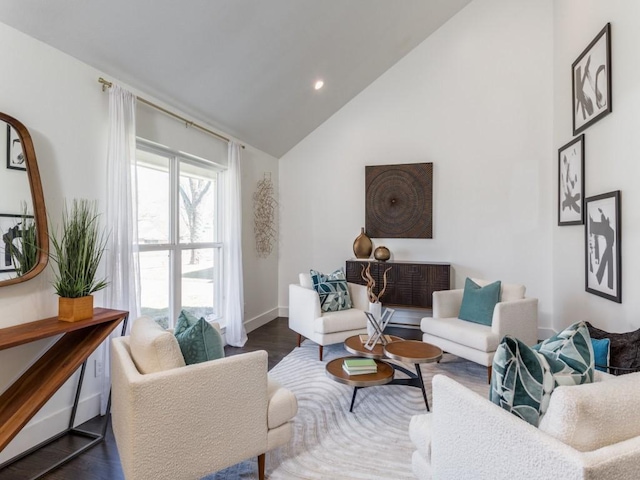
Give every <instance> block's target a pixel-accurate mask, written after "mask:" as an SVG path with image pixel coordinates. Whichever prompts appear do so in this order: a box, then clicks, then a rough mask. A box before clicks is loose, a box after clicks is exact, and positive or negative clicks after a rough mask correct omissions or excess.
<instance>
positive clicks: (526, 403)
mask: <svg viewBox="0 0 640 480" xmlns="http://www.w3.org/2000/svg"><path fill="white" fill-rule="evenodd" d="M591 382H593V348H592V346H591V339H590V337H589V332H588V330H587V326H586V325H585V323H584V322H579V323H576V324H574V325H571V326H570V327H568V328H567V329H566V330H564V331H562V332H560V333H558V334H557V335H554V336H553V337H551V338H549V339H548V340H545V341H544V342H542V343H539V344H538V345H535V346H534V347H533V348H531V347H528V346H527V345H525V344H524V343H522V342H521V341H520V340H518V339H516V338H513V337H511V336H510V335H507V336H505V337H504V338H503V339H502V342H501V343H500V345H498V349H497V350H496V353H495V356H494V357H493V375H492V376H491V390H490V393H489V396H490V399H491V401H492V402H493V403H495V404H496V405H499V406H500V407H502V408H504V409H505V410H507V411H509V412H511V413H513V414H514V415H516V416H518V417H520V418H522V419H523V420H525V421H526V422H528V423H530V424H531V425H533V426H536V427H537V426H538V424H539V422H540V419H541V418H542V417H543V416H544V414H545V412H546V411H547V407H548V406H549V399H550V397H551V392H553V389H554V388H555V387H556V386H558V385H580V384H583V383H591Z"/></svg>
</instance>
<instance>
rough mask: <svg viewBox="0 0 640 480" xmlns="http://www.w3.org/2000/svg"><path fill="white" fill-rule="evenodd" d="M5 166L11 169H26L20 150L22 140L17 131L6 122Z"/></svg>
mask: <svg viewBox="0 0 640 480" xmlns="http://www.w3.org/2000/svg"><path fill="white" fill-rule="evenodd" d="M7 168H11V169H13V170H26V169H27V165H26V163H25V157H24V153H23V152H22V142H21V141H20V137H19V136H18V132H16V130H15V129H13V128H11V125H9V124H7Z"/></svg>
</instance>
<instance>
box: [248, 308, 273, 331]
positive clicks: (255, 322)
mask: <svg viewBox="0 0 640 480" xmlns="http://www.w3.org/2000/svg"><path fill="white" fill-rule="evenodd" d="M279 310H280V309H279V308H277V307H276V308H272V309H271V310H269V311H268V312H264V313H262V314H260V315H258V316H256V317H253V318H251V319H249V320H247V321H246V322H244V328H245V329H246V331H247V333H249V332H252V331H253V330H255V329H256V328H260V327H261V326H263V325H266V324H267V323H269V322H270V321H271V320H275V319H276V318H278V316H279V313H280V312H279Z"/></svg>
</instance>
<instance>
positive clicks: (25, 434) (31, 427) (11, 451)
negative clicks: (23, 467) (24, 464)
mask: <svg viewBox="0 0 640 480" xmlns="http://www.w3.org/2000/svg"><path fill="white" fill-rule="evenodd" d="M71 410H72V405H69V406H68V407H65V408H63V409H61V410H58V411H57V412H55V413H52V414H51V415H49V416H47V417H44V418H41V419H38V420H37V421H34V420H32V421H31V422H29V423H28V424H27V425H26V426H25V427H24V428H23V429H22V430H21V431H20V433H19V434H18V435H17V436H16V437H15V438H14V439H13V440H12V441H11V443H9V445H7V446H6V448H5V449H4V450H2V452H0V463H4V462H6V461H7V460H11V459H12V458H13V457H15V456H17V455H19V454H21V453H22V452H24V451H26V450H28V449H29V448H31V447H33V446H35V445H38V444H39V443H41V442H43V441H45V440H46V439H48V438H51V437H53V436H54V435H56V434H58V433H60V432H62V431H64V430H66V428H67V427H68V426H69V418H70V417H71ZM99 413H100V394H99V393H95V394H93V395H91V396H89V397H87V398H83V399H81V400H80V401H79V402H78V410H77V412H76V425H75V426H78V425H80V424H82V423H84V422H86V421H87V420H90V419H92V418H93V417H95V416H96V415H98V414H99Z"/></svg>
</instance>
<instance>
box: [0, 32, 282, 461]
mask: <svg viewBox="0 0 640 480" xmlns="http://www.w3.org/2000/svg"><path fill="white" fill-rule="evenodd" d="M0 44H2V45H10V46H11V48H3V49H1V50H0V64H2V69H3V73H2V86H1V88H0V105H2V107H1V108H2V111H3V112H5V113H7V114H9V115H11V116H13V117H15V118H17V119H18V120H20V121H21V122H22V123H23V124H24V125H25V126H26V127H27V128H28V129H29V131H30V133H31V136H32V138H33V142H34V146H35V150H36V154H37V158H38V165H39V167H40V173H41V175H42V183H43V185H42V187H43V190H44V196H45V201H46V206H47V211H48V215H49V217H50V218H51V219H52V221H53V222H54V223H57V220H58V219H59V217H60V213H61V210H62V205H63V201H64V199H65V198H69V199H71V198H81V197H83V198H89V199H97V200H98V201H99V203H100V205H102V207H103V208H104V206H105V202H106V188H107V186H106V184H105V180H104V179H105V175H106V163H105V160H106V144H107V125H108V110H107V107H108V96H107V94H106V93H102V91H101V89H100V85H99V84H98V82H97V79H98V77H99V76H108V73H104V72H99V71H97V70H95V69H93V68H92V67H89V66H87V65H86V64H83V63H81V62H79V61H78V60H76V59H74V58H72V57H70V56H68V55H65V54H63V53H61V52H59V51H57V50H55V49H53V48H51V47H49V46H47V45H45V44H43V43H41V42H39V41H36V40H34V39H32V38H30V37H27V36H26V35H24V34H22V33H20V32H18V31H16V30H14V29H12V28H10V27H7V26H6V25H3V24H0ZM109 78H110V79H112V78H111V77H109ZM113 80H115V81H117V80H116V79H113ZM136 93H138V94H141V95H142V96H145V97H146V98H149V97H148V96H147V95H145V94H144V92H136ZM149 100H152V101H154V102H156V103H160V104H162V102H160V101H158V100H156V99H153V98H149ZM173 110H175V109H173ZM178 113H180V112H179V111H178ZM196 120H197V119H196ZM178 125H179V124H178ZM179 128H184V127H182V126H180V125H179ZM196 153H199V152H196ZM263 170H267V171H272V172H274V176H275V177H276V178H277V176H278V173H277V172H278V163H277V160H276V159H274V158H273V157H271V156H269V155H267V154H265V153H263V152H261V151H259V150H255V149H253V148H251V147H247V149H246V150H245V151H243V165H242V174H243V191H244V193H243V197H244V199H245V200H246V199H248V198H250V195H251V192H252V191H253V189H254V188H255V185H254V180H255V178H257V177H258V176H262V172H263ZM245 180H246V182H245ZM246 208H248V207H246V206H245V210H244V212H245V216H249V214H250V211H248V210H246ZM251 218H252V214H251ZM249 225H250V222H249V221H245V225H244V227H245V229H244V236H245V242H244V243H245V244H250V243H251V242H250V240H249V239H248V238H247V237H249V238H253V230H252V228H249ZM276 256H277V253H274V254H272V256H271V257H270V258H268V259H265V260H260V261H258V260H256V259H255V258H254V257H253V256H252V255H251V254H250V253H247V254H245V261H244V271H245V278H249V281H247V283H246V285H245V298H246V313H247V315H246V317H245V318H246V320H251V319H253V318H254V317H256V318H258V319H261V320H262V321H264V318H266V317H268V316H269V315H272V317H271V318H274V317H275V316H276V311H277V305H278V303H277V292H276V287H275V285H276V284H277V281H276V275H277V258H276ZM51 277H52V275H51V269H50V267H49V268H47V270H46V271H45V272H44V273H43V274H41V275H39V276H38V277H36V278H35V279H33V280H30V281H28V282H25V283H22V284H19V285H12V286H8V287H3V288H0V311H1V312H2V315H1V316H0V327H7V326H10V325H16V324H22V323H26V322H31V321H34V320H38V319H40V318H46V317H49V316H53V315H55V314H56V312H57V297H56V296H55V294H54V292H53V290H52V288H51V286H50V284H49V282H50V280H51ZM265 286H266V287H265ZM96 305H97V306H101V305H102V303H101V296H100V295H98V296H97V298H96ZM271 318H269V319H271ZM49 342H50V340H44V341H40V342H35V343H32V344H28V345H24V346H20V347H15V348H12V349H9V350H4V351H0V365H2V368H0V389H1V390H4V389H6V387H7V386H8V385H9V384H10V383H11V382H13V381H14V380H15V379H16V378H17V377H18V376H19V375H20V373H21V372H23V371H24V370H25V369H26V368H28V366H29V365H30V364H31V363H32V362H33V361H35V359H36V358H37V356H38V355H40V353H41V352H42V351H44V349H45V348H46V347H47V345H48V344H49ZM89 366H90V368H89V369H88V374H87V376H86V378H85V385H84V388H83V394H82V400H81V407H80V410H79V413H78V420H79V421H83V420H86V419H88V418H91V417H93V416H94V415H96V414H97V411H98V400H99V398H98V392H99V388H100V382H99V379H97V378H94V375H93V363H92V359H90V360H89ZM73 383H74V382H73V381H72V380H70V381H69V382H68V383H67V384H66V385H65V386H64V387H63V388H62V389H61V390H60V391H59V392H58V393H57V394H56V395H55V396H54V397H53V399H52V400H50V401H49V402H48V403H47V405H46V406H45V407H44V408H43V409H42V410H41V412H40V413H39V414H38V415H37V416H36V417H35V418H34V419H33V420H32V421H31V422H30V424H29V425H28V426H27V427H25V429H24V430H23V431H22V433H21V434H20V435H19V436H18V437H17V438H16V439H15V440H14V441H13V442H12V443H11V444H10V445H9V446H8V447H7V448H5V449H4V451H2V453H0V462H3V461H5V460H7V459H8V458H11V457H12V456H14V455H15V454H17V453H18V452H20V451H22V450H24V449H25V448H26V447H28V446H31V445H33V444H35V443H37V442H38V441H41V440H42V439H44V438H47V436H49V435H51V434H53V433H55V432H57V431H59V430H61V429H63V428H64V427H65V423H66V422H68V412H69V410H70V407H71V404H72V403H73V393H74V385H73ZM45 419H46V421H43V420H45Z"/></svg>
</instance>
